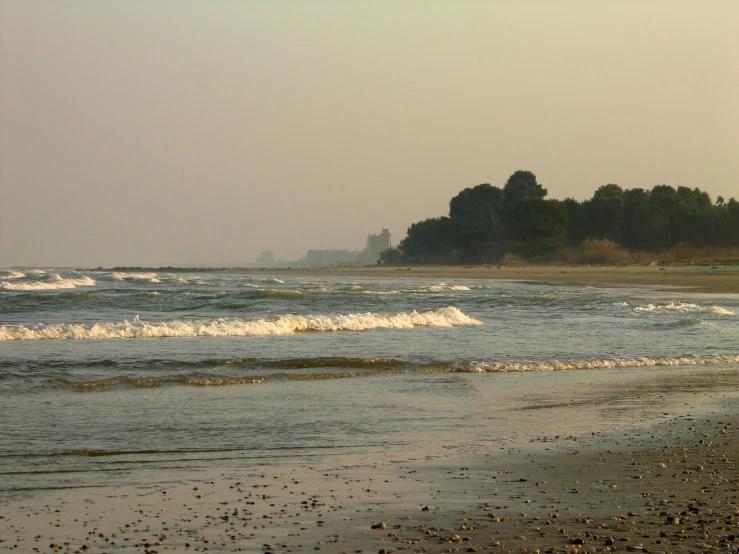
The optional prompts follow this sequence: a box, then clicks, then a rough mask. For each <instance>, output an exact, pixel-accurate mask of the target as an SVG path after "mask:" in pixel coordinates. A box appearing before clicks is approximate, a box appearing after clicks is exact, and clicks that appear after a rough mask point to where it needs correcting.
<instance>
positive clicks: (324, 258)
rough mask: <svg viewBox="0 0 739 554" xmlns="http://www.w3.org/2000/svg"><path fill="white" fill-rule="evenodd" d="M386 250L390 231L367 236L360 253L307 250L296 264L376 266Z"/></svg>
mask: <svg viewBox="0 0 739 554" xmlns="http://www.w3.org/2000/svg"><path fill="white" fill-rule="evenodd" d="M388 248H390V231H388V230H387V229H383V230H382V232H381V233H380V234H378V235H372V234H370V235H367V247H366V248H365V249H364V250H362V251H361V252H360V251H357V250H308V253H307V254H306V256H305V257H304V258H301V259H300V260H298V261H297V262H296V264H297V265H298V266H299V267H332V266H338V265H344V266H347V265H363V264H376V263H377V260H379V259H380V252H382V251H383V250H387V249H388ZM260 259H261V258H260Z"/></svg>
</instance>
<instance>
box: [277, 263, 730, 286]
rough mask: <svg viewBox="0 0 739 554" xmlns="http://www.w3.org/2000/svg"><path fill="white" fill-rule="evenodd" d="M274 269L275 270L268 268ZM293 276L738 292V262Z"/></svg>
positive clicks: (361, 270)
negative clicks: (468, 280)
mask: <svg viewBox="0 0 739 554" xmlns="http://www.w3.org/2000/svg"><path fill="white" fill-rule="evenodd" d="M270 271H275V270H270ZM278 271H280V272H283V273H286V274H296V275H314V276H317V275H327V276H328V275H330V276H345V277H391V278H400V277H411V278H421V279H432V278H433V279H516V280H522V281H543V282H553V283H604V284H606V283H608V284H613V285H653V286H664V287H675V286H678V287H691V288H693V289H694V290H697V291H699V292H714V293H739V265H730V266H723V265H715V266H713V265H711V266H694V265H677V266H627V267H617V266H402V267H346V268H326V269H299V270H278Z"/></svg>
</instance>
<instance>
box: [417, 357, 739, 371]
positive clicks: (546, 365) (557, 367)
mask: <svg viewBox="0 0 739 554" xmlns="http://www.w3.org/2000/svg"><path fill="white" fill-rule="evenodd" d="M736 363H739V356H732V355H716V356H653V357H643V358H612V359H592V360H544V361H505V362H503V361H500V362H497V361H496V362H492V361H491V362H471V363H470V364H469V365H468V366H464V367H463V368H462V369H458V370H457V371H461V372H473V373H504V372H515V371H563V370H568V369H609V368H629V367H655V366H677V365H715V364H736ZM449 370H450V371H455V370H454V369H453V366H450V369H449ZM427 371H443V369H442V370H438V369H437V370H435V369H433V368H432V369H429V370H427Z"/></svg>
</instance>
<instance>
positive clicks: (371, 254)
mask: <svg viewBox="0 0 739 554" xmlns="http://www.w3.org/2000/svg"><path fill="white" fill-rule="evenodd" d="M388 248H390V231H388V230H387V229H383V230H382V232H381V233H380V234H379V235H367V248H365V251H364V252H365V256H364V257H365V261H366V262H368V263H371V264H373V263H377V260H379V259H380V252H382V251H383V250H387V249H388Z"/></svg>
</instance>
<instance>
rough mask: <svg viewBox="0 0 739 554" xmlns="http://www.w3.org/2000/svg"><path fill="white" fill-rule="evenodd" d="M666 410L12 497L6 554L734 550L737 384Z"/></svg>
mask: <svg viewBox="0 0 739 554" xmlns="http://www.w3.org/2000/svg"><path fill="white" fill-rule="evenodd" d="M684 401H688V402H684ZM663 409H664V410H666V412H665V416H666V417H665V418H662V419H660V420H659V421H658V422H656V423H650V424H646V425H640V424H638V423H637V426H636V427H628V426H623V427H616V428H611V429H609V430H606V431H602V432H601V431H592V432H585V431H586V430H587V429H585V428H582V429H579V430H578V429H577V426H575V427H574V428H573V429H574V430H575V431H576V432H579V434H575V435H556V436H544V437H539V438H537V439H535V440H530V441H529V443H527V444H525V445H524V444H516V443H515V442H514V443H509V444H503V445H502V446H501V445H500V444H490V445H487V446H483V447H481V448H478V449H477V450H476V451H475V452H473V453H469V452H468V453H464V452H462V453H460V454H452V455H450V456H448V457H444V458H436V459H432V460H423V459H421V460H413V459H410V460H396V461H392V460H390V459H389V458H387V455H385V456H384V459H380V458H383V456H380V457H378V458H377V459H365V460H360V461H359V463H358V464H357V465H343V464H339V465H332V464H333V463H335V462H336V460H332V459H327V460H325V461H324V462H321V463H320V464H316V465H315V466H313V465H311V466H307V465H298V466H293V467H273V466H270V465H268V464H262V465H254V466H250V467H245V468H243V469H240V470H238V471H236V470H232V471H227V472H223V471H220V472H219V471H217V470H216V471H213V472H208V471H203V472H199V473H197V474H190V475H188V476H182V475H169V477H174V479H167V480H166V481H163V482H160V483H158V484H155V485H151V486H145V487H139V486H124V487H117V488H114V487H102V488H94V489H89V488H87V489H86V488H74V489H68V490H63V491H60V490H56V491H40V492H39V493H38V494H37V495H35V496H33V497H30V498H26V499H23V500H17V501H11V502H5V503H3V506H2V508H1V509H0V516H1V517H0V551H2V550H11V551H20V552H30V551H32V550H36V549H38V551H50V550H53V551H59V552H62V551H63V552H111V551H119V550H121V551H127V552H131V551H135V552H145V553H149V554H152V553H157V552H164V551H171V550H179V551H185V552H187V551H216V552H239V551H242V552H244V551H245V552H265V553H267V552H272V553H276V552H308V551H323V552H329V553H334V552H346V553H349V552H354V553H359V552H363V553H365V552H384V553H386V554H389V553H401V552H415V553H437V552H438V553H440V552H527V551H528V552H540V553H545V552H549V553H555V552H563V553H564V552H567V553H570V554H573V553H574V554H577V553H584V552H612V551H627V550H628V551H637V552H639V551H641V552H693V551H709V550H713V549H721V550H724V551H728V552H734V551H736V545H739V540H737V536H739V533H737V530H738V529H737V521H739V508H737V506H736V503H737V498H739V488H738V485H739V483H738V482H737V478H736V475H735V472H734V466H735V464H736V463H737V460H736V458H737V457H738V456H739V394H737V393H734V392H733V391H731V392H727V391H725V390H712V391H702V392H699V393H697V394H690V393H681V394H675V395H670V397H669V398H667V399H665V405H664V408H663ZM667 411H669V414H670V415H669V417H667ZM390 455H391V454H390ZM163 477H164V475H163ZM729 548H734V550H730V549H729Z"/></svg>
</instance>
